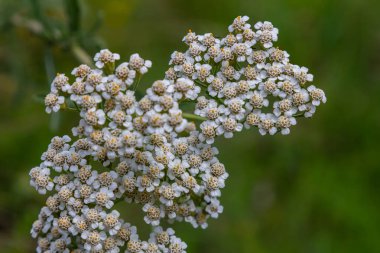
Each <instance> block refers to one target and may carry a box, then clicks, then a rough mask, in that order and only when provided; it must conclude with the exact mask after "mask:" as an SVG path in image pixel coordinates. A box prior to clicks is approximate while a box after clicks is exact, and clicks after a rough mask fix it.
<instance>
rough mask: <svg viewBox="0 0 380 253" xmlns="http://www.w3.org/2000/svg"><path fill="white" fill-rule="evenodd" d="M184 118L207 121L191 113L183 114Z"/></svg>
mask: <svg viewBox="0 0 380 253" xmlns="http://www.w3.org/2000/svg"><path fill="white" fill-rule="evenodd" d="M182 117H184V118H186V119H193V120H200V121H205V120H207V119H206V118H203V117H201V116H198V115H195V114H191V113H186V112H184V113H182Z"/></svg>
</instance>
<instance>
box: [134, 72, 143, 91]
mask: <svg viewBox="0 0 380 253" xmlns="http://www.w3.org/2000/svg"><path fill="white" fill-rule="evenodd" d="M141 76H142V74H140V73H139V72H137V82H136V85H135V86H134V87H133V91H136V89H137V87H138V86H139V84H140V81H141Z"/></svg>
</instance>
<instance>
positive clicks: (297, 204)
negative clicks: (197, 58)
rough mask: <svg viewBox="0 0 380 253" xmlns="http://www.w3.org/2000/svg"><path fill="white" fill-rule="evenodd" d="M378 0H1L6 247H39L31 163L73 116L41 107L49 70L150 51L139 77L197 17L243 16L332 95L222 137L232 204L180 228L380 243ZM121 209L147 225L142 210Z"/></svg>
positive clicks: (296, 245)
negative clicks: (307, 109)
mask: <svg viewBox="0 0 380 253" xmlns="http://www.w3.org/2000/svg"><path fill="white" fill-rule="evenodd" d="M76 3H78V5H76ZM379 3H380V2H379V1H376V0H373V1H368V0H367V1H364V0H346V1H339V0H308V1H304V0H281V1H280V0H256V1H248V0H247V1H243V0H218V1H205V0H195V1H188V0H172V1H169V0H135V1H117V0H108V1H101V0H91V1H90V0H87V1H85V0H79V1H77V0H49V1H43V0H40V1H38V0H0V190H1V192H0V251H1V252H4V253H8V252H9V253H10V252H12V253H13V252H33V251H34V247H35V242H34V241H33V240H32V239H31V238H30V236H29V229H30V226H31V224H32V222H33V221H34V219H35V218H36V216H37V214H38V211H39V208H40V207H41V205H42V204H43V201H44V197H40V196H38V194H37V193H36V192H35V190H34V189H32V188H31V187H30V186H29V176H28V172H29V169H30V168H31V167H33V166H35V165H37V164H38V163H39V159H40V155H41V153H42V152H43V151H44V150H45V148H46V146H47V144H48V143H49V140H50V139H51V138H52V137H53V136H54V135H58V134H63V133H67V132H69V131H70V128H71V127H72V126H73V120H75V119H76V118H75V115H74V114H72V113H70V112H65V113H60V114H58V115H55V116H51V115H50V116H49V115H47V114H45V112H44V107H43V105H42V104H41V103H40V100H41V94H46V93H47V92H48V89H49V83H50V81H51V78H52V76H54V75H55V72H61V73H62V72H64V73H68V72H70V71H71V69H72V68H73V67H74V66H76V65H78V64H79V62H80V61H85V60H86V56H85V54H83V52H84V51H85V52H88V53H89V54H90V55H93V54H94V53H95V52H96V51H97V50H98V49H99V48H101V47H108V48H109V49H111V50H112V51H115V52H119V53H120V54H121V57H122V58H123V57H124V58H128V57H129V55H130V54H131V53H134V52H139V53H140V54H141V55H142V56H143V57H144V58H147V59H151V60H152V61H153V68H152V69H151V70H150V72H149V74H148V75H146V77H144V79H143V82H142V84H143V85H140V89H141V90H144V89H145V88H147V87H148V86H149V85H150V84H151V83H152V82H153V81H154V80H155V79H159V78H162V77H163V73H164V71H165V69H166V68H167V62H168V59H169V56H170V53H171V52H172V51H174V50H180V49H184V46H183V45H182V44H181V39H182V36H183V35H184V34H185V33H186V32H187V30H188V29H189V28H191V29H192V30H194V31H196V32H197V33H205V32H213V33H214V34H220V35H224V34H225V33H226V27H227V25H228V24H230V22H231V21H232V20H233V18H234V17H236V16H238V15H248V16H250V17H251V20H253V22H255V21H257V20H270V21H272V22H273V24H274V25H275V26H277V27H278V28H279V29H280V36H279V42H278V43H277V45H278V46H279V47H281V48H282V49H285V50H287V51H288V52H289V53H290V54H291V58H292V61H293V62H294V63H296V64H299V65H304V66H308V67H309V68H310V69H311V72H312V73H313V74H314V76H315V84H316V85H317V86H319V87H321V88H322V89H324V90H325V92H326V94H327V97H328V103H327V104H325V105H323V106H321V107H320V109H319V111H318V112H317V113H316V115H315V117H314V118H312V119H303V120H300V121H299V124H298V125H297V126H296V127H294V128H293V130H292V134H291V135H290V136H286V137H284V136H280V135H278V136H277V135H276V136H274V137H273V136H272V137H271V136H265V137H262V136H260V135H259V134H258V132H257V131H245V132H244V133H241V134H238V135H237V137H236V138H234V139H232V140H227V141H226V140H222V141H218V143H217V145H218V147H219V149H220V153H221V154H220V157H221V160H222V161H224V163H225V164H226V166H227V168H228V171H229V173H230V178H229V179H228V181H227V187H226V188H225V189H224V191H223V196H222V202H223V204H224V206H225V211H224V213H223V215H222V216H221V217H220V218H219V219H218V220H213V221H211V222H210V224H209V228H208V229H207V230H194V229H193V228H192V227H191V226H190V225H189V224H177V225H175V228H176V230H177V233H178V235H179V236H180V237H182V239H183V240H185V241H186V242H187V243H188V245H189V248H188V252H209V253H214V252H218V253H224V252H243V253H245V252H247V253H248V252H257V253H278V252H283V253H287V252H289V253H290V252H292V253H301V252H302V253H303V252H310V253H330V252H331V253H339V252H344V253H351V252H352V253H357V252H368V253H376V252H380V243H379V238H380V162H379V159H380V143H379V142H380V111H379V103H380V85H379V84H380V75H379V73H380V29H379V27H380V22H379V13H378V10H379V9H380V4H379ZM82 50H83V51H82ZM124 212H125V213H126V217H127V220H129V221H131V222H132V223H134V224H137V225H138V226H139V227H144V225H142V222H141V214H139V213H140V212H139V211H138V210H137V209H134V208H129V207H125V211H124ZM145 230H146V229H145ZM142 231H144V228H143V229H142Z"/></svg>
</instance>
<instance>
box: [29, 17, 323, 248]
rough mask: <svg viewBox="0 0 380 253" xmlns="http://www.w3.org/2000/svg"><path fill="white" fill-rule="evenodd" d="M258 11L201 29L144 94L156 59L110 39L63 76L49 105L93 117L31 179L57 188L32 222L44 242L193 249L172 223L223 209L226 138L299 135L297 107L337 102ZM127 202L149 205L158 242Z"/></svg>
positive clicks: (55, 145) (195, 220)
mask: <svg viewBox="0 0 380 253" xmlns="http://www.w3.org/2000/svg"><path fill="white" fill-rule="evenodd" d="M247 21H248V17H246V16H244V17H237V18H236V19H235V20H234V21H233V23H232V24H231V25H230V26H229V27H228V30H229V34H228V35H226V36H225V37H223V38H218V37H215V36H214V35H213V34H211V33H207V34H204V35H196V34H195V33H194V32H191V31H190V32H189V33H188V34H187V35H186V36H185V37H184V38H183V41H184V42H185V43H186V45H188V50H187V51H185V52H177V51H176V52H174V53H173V54H172V55H171V59H170V62H169V65H170V66H169V69H168V70H167V71H166V73H165V78H164V79H163V80H158V81H155V82H154V83H153V84H152V86H151V87H150V88H149V89H148V90H147V91H146V95H145V96H143V97H142V98H137V97H136V95H135V92H134V90H135V89H136V88H137V86H138V84H139V82H140V79H141V77H142V75H144V74H145V73H147V71H148V68H150V67H151V64H152V63H151V62H150V61H149V60H144V59H143V58H141V57H140V55H139V54H133V55H132V56H131V57H130V60H129V62H122V63H119V62H118V60H119V59H120V56H119V55H118V54H115V53H112V52H110V51H109V50H108V49H104V50H101V51H100V52H99V53H97V54H96V55H95V57H94V65H95V66H96V68H92V67H90V66H87V65H80V66H79V67H76V68H74V70H73V71H72V73H71V74H72V75H73V77H71V78H69V77H66V76H65V75H64V74H58V75H57V77H56V78H55V79H54V81H53V82H52V84H51V93H50V94H48V95H47V96H46V98H45V104H46V111H47V112H48V113H50V112H52V111H54V112H56V111H58V110H59V109H72V110H77V111H78V113H79V115H80V118H81V119H80V121H79V122H78V123H77V125H76V126H75V127H74V128H73V129H72V135H71V136H68V135H65V136H63V137H54V138H53V139H52V140H51V143H50V144H49V146H48V149H47V151H46V152H44V153H43V154H42V157H41V160H42V162H41V164H40V165H39V166H38V167H35V168H33V169H31V171H30V177H31V181H30V182H31V185H32V186H33V187H35V188H36V190H37V191H38V192H39V193H40V194H46V193H50V196H49V197H48V198H47V200H46V205H45V206H44V207H43V208H42V209H41V212H40V214H39V216H38V220H37V221H35V222H34V224H33V228H32V231H31V234H32V236H33V237H36V238H38V247H37V252H45V253H48V252H109V253H116V252H120V251H124V252H133V253H136V252H139V253H142V252H146V253H153V252H165V253H166V252H170V253H182V252H185V250H186V247H187V245H186V243H184V242H183V241H181V239H180V238H178V237H177V236H176V235H175V233H174V230H173V229H171V228H163V227H161V226H160V224H162V220H166V221H168V222H169V223H173V222H175V221H185V222H189V223H191V224H192V225H193V226H194V227H195V228H196V227H201V228H206V227H207V220H208V219H209V218H210V217H211V218H217V217H218V216H219V214H220V213H222V211H223V207H222V206H221V205H220V201H219V198H220V196H221V189H222V188H224V185H225V180H226V179H227V177H228V173H227V172H226V169H225V167H224V165H223V164H222V163H221V162H220V161H219V160H218V158H217V157H216V156H217V154H218V150H217V148H216V147H213V146H212V144H213V142H214V140H215V138H217V137H218V136H224V137H226V138H231V137H233V135H234V133H235V132H237V131H242V130H243V129H244V128H247V129H248V128H251V127H255V128H257V129H258V130H259V132H260V133H261V134H263V135H264V134H267V133H269V134H271V135H273V134H275V133H281V134H288V133H289V132H290V127H291V126H293V125H295V124H296V118H297V117H311V116H312V115H313V114H314V113H315V111H316V108H317V106H319V105H320V104H321V102H322V103H325V102H326V97H325V94H324V92H323V91H322V90H321V89H319V88H316V87H315V86H314V85H311V82H312V81H313V76H312V75H311V74H309V73H308V69H307V68H305V67H300V66H297V65H294V64H291V63H290V60H289V54H288V53H287V52H286V51H283V50H281V49H279V48H275V47H273V43H274V42H275V41H277V38H278V29H277V28H275V27H273V25H272V24H271V23H270V22H258V23H256V24H255V25H254V27H253V28H252V27H251V25H250V24H248V23H247ZM69 79H71V80H69ZM183 102H186V103H188V102H193V103H195V109H194V112H192V113H191V112H184V111H183V110H182V107H181V104H182V103H183ZM120 201H126V202H128V203H136V204H138V205H140V206H141V208H142V211H143V212H144V215H145V216H144V221H145V222H146V223H147V224H149V225H150V226H152V227H153V229H152V231H153V232H152V233H151V235H150V238H149V239H148V240H146V241H144V240H141V239H140V238H139V236H138V234H137V229H136V227H134V226H132V225H130V224H129V223H127V222H126V221H124V220H123V218H122V217H121V215H120V212H119V211H117V210H116V209H115V204H116V203H118V202H120Z"/></svg>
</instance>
